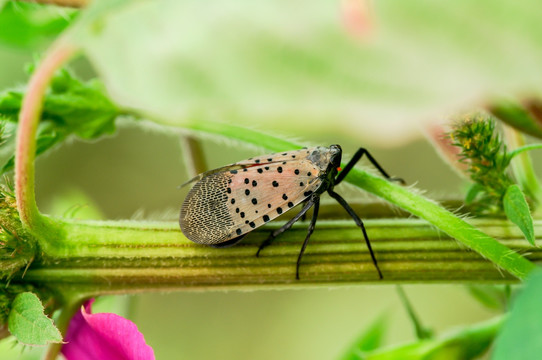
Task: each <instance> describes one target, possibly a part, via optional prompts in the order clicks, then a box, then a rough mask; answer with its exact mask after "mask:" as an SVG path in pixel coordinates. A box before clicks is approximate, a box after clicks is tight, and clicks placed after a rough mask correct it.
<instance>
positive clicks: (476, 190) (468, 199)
mask: <svg viewBox="0 0 542 360" xmlns="http://www.w3.org/2000/svg"><path fill="white" fill-rule="evenodd" d="M483 191H484V187H483V186H482V185H480V184H479V183H474V184H472V185H471V186H470V187H469V190H468V191H467V195H466V196H465V204H471V203H472V202H473V201H474V200H475V199H476V196H478V194H480V193H481V192H483Z"/></svg>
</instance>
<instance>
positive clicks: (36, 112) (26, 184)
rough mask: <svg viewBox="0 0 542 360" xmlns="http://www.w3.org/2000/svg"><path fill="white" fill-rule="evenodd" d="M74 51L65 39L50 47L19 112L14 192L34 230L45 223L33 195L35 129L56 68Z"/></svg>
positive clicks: (26, 222) (24, 218) (26, 223)
mask: <svg viewBox="0 0 542 360" xmlns="http://www.w3.org/2000/svg"><path fill="white" fill-rule="evenodd" d="M75 51H76V48H75V47H74V46H72V45H70V44H68V43H66V42H63V41H60V42H58V43H57V44H56V45H55V46H53V47H52V48H51V51H50V52H49V53H48V54H47V55H46V57H45V58H44V59H43V61H42V62H41V63H40V65H39V66H38V68H37V69H36V71H35V72H34V73H33V74H32V77H31V79H30V83H29V85H28V90H27V92H26V95H25V97H24V99H23V103H22V107H21V112H20V114H19V127H18V130H17V143H16V153H15V194H16V199H17V210H18V212H19V216H20V218H21V222H22V223H23V225H24V226H26V227H28V228H30V229H35V228H36V227H37V226H38V225H39V224H40V223H41V222H42V221H41V220H42V217H41V215H40V213H39V211H38V207H37V205H36V197H35V194H34V170H35V167H34V159H35V157H36V131H37V128H38V124H39V121H40V117H41V113H42V109H43V98H44V95H45V92H46V90H47V87H48V85H49V83H50V81H51V78H52V77H53V75H54V73H55V71H56V70H57V69H58V68H60V67H61V66H62V64H63V63H64V62H65V61H67V60H68V59H69V58H70V57H71V56H72V55H73V54H74V53H75Z"/></svg>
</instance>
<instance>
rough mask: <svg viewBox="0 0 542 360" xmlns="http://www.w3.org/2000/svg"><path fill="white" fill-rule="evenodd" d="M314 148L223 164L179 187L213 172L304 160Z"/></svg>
mask: <svg viewBox="0 0 542 360" xmlns="http://www.w3.org/2000/svg"><path fill="white" fill-rule="evenodd" d="M314 149H316V147H314V148H309V149H307V148H303V149H300V150H292V151H285V152H281V153H273V154H267V155H261V156H257V157H253V158H249V159H247V160H243V161H239V162H236V163H233V164H229V165H225V166H222V167H219V168H216V169H213V170H209V171H206V172H204V173H201V174H199V175H196V176H194V177H193V178H192V179H190V180H188V181H186V182H185V183H183V184H181V187H183V186H186V185H188V184H190V183H192V182H195V181H199V180H201V179H203V178H205V177H208V176H211V175H213V174H217V173H220V172H225V171H231V170H243V169H244V168H247V167H252V166H258V165H263V164H269V163H284V162H292V161H299V160H304V159H306V158H307V157H308V156H309V154H310V153H311V152H312V151H313V150H314Z"/></svg>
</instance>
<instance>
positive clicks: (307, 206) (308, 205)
mask: <svg viewBox="0 0 542 360" xmlns="http://www.w3.org/2000/svg"><path fill="white" fill-rule="evenodd" d="M313 204H314V200H313V199H312V198H311V199H309V200H308V201H307V202H306V203H305V205H304V206H303V208H302V209H301V211H300V212H299V213H297V214H296V216H294V217H293V218H292V219H290V221H288V222H287V223H286V224H284V225H283V226H282V227H280V228H279V229H277V230H275V231H273V232H272V233H271V234H269V237H268V238H267V239H266V240H265V241H264V242H263V243H262V244H261V245H260V247H259V248H258V252H256V256H260V251H262V250H263V249H264V248H266V247H267V246H269V245H270V244H271V243H272V242H273V240H275V238H276V237H277V236H279V235H280V234H282V233H283V232H285V231H286V230H288V229H289V228H291V227H292V225H293V224H295V222H296V221H298V220H299V219H300V218H301V217H302V216H303V215H305V213H306V212H307V211H309V209H310V208H311V207H312V205H313Z"/></svg>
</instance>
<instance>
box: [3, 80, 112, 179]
mask: <svg viewBox="0 0 542 360" xmlns="http://www.w3.org/2000/svg"><path fill="white" fill-rule="evenodd" d="M23 96H24V92H23V91H22V90H8V91H5V92H4V93H1V94H0V116H4V117H6V118H7V119H8V120H10V121H12V122H17V121H18V116H19V111H20V108H21V103H22V99H23ZM119 115H121V112H120V110H119V109H118V108H117V107H116V106H115V105H114V104H113V103H112V102H111V101H110V100H109V98H108V97H107V95H106V94H105V89H104V88H103V86H102V84H101V83H100V82H99V81H98V80H91V81H88V82H83V81H81V80H79V79H77V78H76V77H74V76H73V75H72V74H71V73H70V72H68V71H67V70H60V71H58V72H57V73H56V74H55V76H54V78H53V80H52V83H51V88H50V90H49V91H48V92H47V94H46V96H45V102H44V106H43V114H42V120H41V123H40V126H39V128H38V137H37V147H36V154H38V155H39V154H41V153H43V152H45V151H46V150H48V149H50V148H52V147H53V146H54V145H56V144H58V143H60V142H61V141H63V140H65V139H66V138H67V137H68V136H69V135H71V134H75V135H77V136H79V137H80V138H83V139H95V138H98V137H100V136H102V135H106V134H111V133H113V132H114V131H115V119H116V118H117V117H118V116H119ZM13 165H14V156H11V158H10V159H9V160H8V161H7V163H6V164H5V165H4V167H3V169H2V172H6V171H9V170H11V169H12V168H13Z"/></svg>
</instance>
